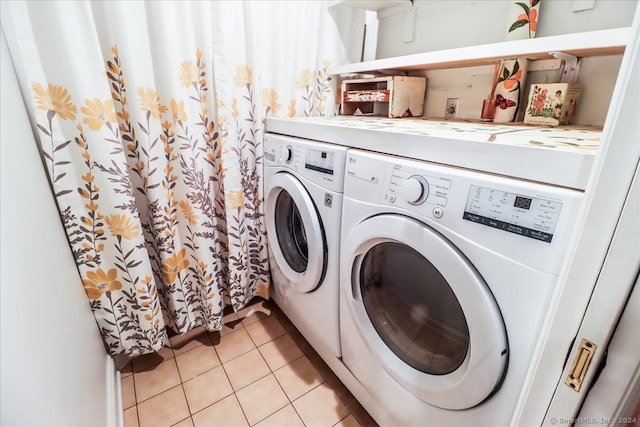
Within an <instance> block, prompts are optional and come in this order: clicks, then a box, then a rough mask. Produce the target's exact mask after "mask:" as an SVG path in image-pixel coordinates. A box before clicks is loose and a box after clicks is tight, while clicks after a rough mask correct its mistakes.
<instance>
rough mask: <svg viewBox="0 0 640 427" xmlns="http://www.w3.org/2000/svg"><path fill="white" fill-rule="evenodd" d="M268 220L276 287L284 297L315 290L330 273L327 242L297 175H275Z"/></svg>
mask: <svg viewBox="0 0 640 427" xmlns="http://www.w3.org/2000/svg"><path fill="white" fill-rule="evenodd" d="M265 194H266V196H265V206H266V208H265V209H266V212H265V220H266V226H267V235H268V237H269V258H270V264H271V272H272V275H273V278H274V286H275V288H276V290H277V291H278V292H280V294H282V295H284V296H287V295H290V294H291V293H304V292H310V291H312V290H314V289H315V288H316V287H317V286H318V285H319V284H320V283H321V282H322V279H323V278H324V274H325V272H326V258H327V251H326V239H325V235H324V230H323V228H322V223H321V221H320V216H319V214H318V211H317V210H316V207H315V204H314V203H313V200H312V199H311V197H310V196H309V193H308V192H307V191H306V190H305V188H304V185H302V183H301V182H300V181H299V180H298V179H297V178H296V177H295V176H293V175H291V174H289V173H286V172H281V173H276V174H275V175H273V176H272V177H271V178H270V179H269V182H268V184H267V188H266V190H265Z"/></svg>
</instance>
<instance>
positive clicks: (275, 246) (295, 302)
mask: <svg viewBox="0 0 640 427" xmlns="http://www.w3.org/2000/svg"><path fill="white" fill-rule="evenodd" d="M346 153H347V149H346V148H344V147H338V146H334V145H331V144H325V143H318V142H312V141H308V140H304V139H300V138H292V137H287V136H281V135H275V134H267V135H266V136H265V141H264V174H265V178H264V180H265V181H264V182H265V189H264V194H265V222H266V228H267V236H268V239H269V263H270V266H271V275H272V278H273V285H274V288H275V292H273V293H272V296H273V299H274V300H275V302H276V303H277V304H278V306H279V307H280V308H281V309H282V311H283V312H284V313H285V314H286V315H287V317H288V318H289V319H290V320H291V321H292V322H293V324H294V325H295V326H296V327H297V328H298V330H299V331H300V332H301V333H302V335H304V337H305V338H306V339H307V341H309V343H310V344H311V345H312V346H313V347H314V348H315V349H316V351H317V352H318V353H319V354H320V355H321V356H323V358H328V357H340V354H341V353H340V335H339V322H338V314H339V311H338V300H339V274H340V273H339V249H340V222H341V217H342V192H343V185H344V164H345V157H346Z"/></svg>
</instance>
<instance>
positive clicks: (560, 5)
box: [376, 0, 637, 58]
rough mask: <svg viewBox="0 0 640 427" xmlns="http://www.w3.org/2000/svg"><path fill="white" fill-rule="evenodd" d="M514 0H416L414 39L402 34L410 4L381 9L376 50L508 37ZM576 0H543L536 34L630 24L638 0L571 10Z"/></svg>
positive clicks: (603, 1)
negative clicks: (407, 41) (582, 9)
mask: <svg viewBox="0 0 640 427" xmlns="http://www.w3.org/2000/svg"><path fill="white" fill-rule="evenodd" d="M526 2H527V1H526V0H525V3H526ZM407 3H408V2H407ZM512 3H513V2H512V1H508V0H481V1H478V0H476V1H470V0H456V1H436V0H414V2H413V4H414V6H413V8H414V9H415V12H414V13H415V15H416V16H415V19H416V31H415V39H414V41H413V42H410V43H405V42H404V40H403V36H404V31H403V30H404V28H405V26H406V25H407V21H406V20H407V19H408V18H407V15H408V12H406V10H407V9H408V6H406V5H401V6H395V7H393V8H392V9H387V10H386V11H383V12H381V13H379V14H378V17H379V19H380V20H379V24H378V44H377V53H376V55H377V57H378V58H387V57H392V56H400V55H409V54H412V53H421V52H431V51H435V50H443V49H452V48H456V47H463V46H473V45H479V44H486V43H497V42H502V41H505V36H506V32H507V28H508V26H509V24H510V22H508V21H509V19H508V16H509V8H510V7H511V5H512ZM573 3H574V0H541V2H540V19H539V22H538V30H537V33H536V37H545V36H551V35H559V34H569V33H578V32H583V31H595V30H605V29H610V28H617V27H630V26H631V23H632V20H633V14H634V11H635V8H636V4H637V2H636V0H595V3H594V7H593V9H589V10H584V11H580V12H573V11H572V6H573Z"/></svg>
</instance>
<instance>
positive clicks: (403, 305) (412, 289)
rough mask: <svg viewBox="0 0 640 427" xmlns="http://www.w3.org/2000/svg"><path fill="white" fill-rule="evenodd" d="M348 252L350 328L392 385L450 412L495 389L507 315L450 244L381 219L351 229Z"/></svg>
mask: <svg viewBox="0 0 640 427" xmlns="http://www.w3.org/2000/svg"><path fill="white" fill-rule="evenodd" d="M342 249H343V259H344V260H345V261H346V262H345V264H344V265H343V267H342V268H343V269H346V270H345V271H343V278H344V277H347V278H350V280H346V281H345V280H343V282H344V283H343V285H342V286H346V288H345V289H344V291H346V295H347V298H346V300H347V309H348V312H349V313H350V315H351V317H352V319H351V320H352V321H353V322H354V323H355V325H356V329H357V330H358V332H359V333H360V335H361V337H362V339H363V341H364V342H365V343H366V344H367V346H368V350H369V352H370V353H371V354H372V355H373V356H374V357H375V358H376V360H377V361H378V363H380V364H381V365H382V367H383V368H384V369H385V370H386V371H387V372H388V373H389V375H391V377H393V378H394V379H395V380H396V381H397V382H398V383H399V384H401V385H402V386H403V387H404V388H405V389H407V390H409V391H410V392H411V393H413V394H414V395H415V396H416V397H418V398H420V399H421V400H423V401H424V402H427V403H430V404H432V405H434V406H438V407H441V408H446V409H466V408H470V407H473V406H475V405H477V404H479V403H481V402H482V401H483V400H485V399H486V398H487V397H488V396H489V395H490V394H491V393H492V392H493V391H494V390H496V388H497V387H499V385H500V383H501V380H502V378H503V376H504V373H505V369H506V361H507V357H508V356H507V337H506V332H505V327H504V323H503V320H502V316H501V314H500V311H499V309H498V306H497V303H496V301H495V299H494V297H493V295H492V294H491V292H490V290H489V288H488V287H487V284H486V283H485V282H484V280H483V279H482V277H481V276H480V274H479V273H478V272H477V271H476V269H475V268H474V267H473V265H471V263H470V262H469V260H468V259H467V258H466V257H465V256H464V255H463V254H462V253H461V252H460V251H459V250H458V249H457V248H456V247H455V246H454V245H453V244H452V243H451V242H450V241H448V240H447V239H446V238H445V237H443V236H442V235H441V234H439V233H438V232H436V231H435V230H433V229H432V228H430V227H429V226H427V225H425V224H423V223H420V222H418V221H415V220H413V219H410V218H407V217H404V216H399V215H379V216H375V217H372V218H369V219H367V220H365V221H363V222H361V223H360V224H359V225H357V226H356V227H355V228H354V229H353V230H351V232H350V233H349V235H348V236H347V238H346V241H345V243H344V245H343V248H342ZM514 279H515V280H517V278H514ZM349 282H350V283H349Z"/></svg>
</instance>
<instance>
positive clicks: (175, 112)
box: [171, 99, 187, 125]
mask: <svg viewBox="0 0 640 427" xmlns="http://www.w3.org/2000/svg"><path fill="white" fill-rule="evenodd" d="M171 115H172V116H173V124H174V125H175V124H176V123H178V122H186V121H187V113H185V111H184V101H180V102H178V101H176V100H175V99H172V100H171Z"/></svg>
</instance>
